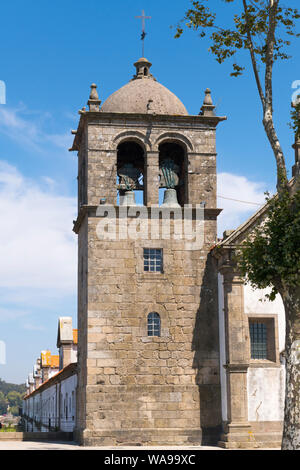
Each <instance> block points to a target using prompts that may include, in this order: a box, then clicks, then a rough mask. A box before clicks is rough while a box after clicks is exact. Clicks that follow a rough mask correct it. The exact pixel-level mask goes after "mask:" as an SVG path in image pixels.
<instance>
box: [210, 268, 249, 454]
mask: <svg viewBox="0 0 300 470" xmlns="http://www.w3.org/2000/svg"><path fill="white" fill-rule="evenodd" d="M220 272H221V274H223V277H224V282H223V285H224V315H225V344H226V364H225V366H224V367H225V368H226V379H227V422H226V423H224V426H223V430H224V433H223V434H222V436H221V441H220V443H219V444H220V446H222V447H225V448H243V447H244V448H246V447H247V448H249V447H251V446H252V445H253V446H254V445H255V442H253V435H252V431H251V426H250V424H249V422H248V398H247V370H248V367H249V351H248V347H247V340H246V332H247V324H246V321H247V317H246V315H245V314H244V297H243V292H244V289H243V278H241V277H240V276H239V274H238V273H237V272H236V271H235V269H234V265H233V264H232V263H226V264H225V265H223V266H222V267H221V269H220Z"/></svg>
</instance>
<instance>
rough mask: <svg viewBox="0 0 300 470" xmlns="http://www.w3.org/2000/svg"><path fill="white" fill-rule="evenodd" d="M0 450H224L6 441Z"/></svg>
mask: <svg viewBox="0 0 300 470" xmlns="http://www.w3.org/2000/svg"><path fill="white" fill-rule="evenodd" d="M1 450H111V451H114V450H115V451H118V450H145V451H152V450H177V451H178V453H182V451H184V450H193V451H199V450H224V449H221V448H220V447H205V446H203V447H202V446H201V447H197V446H190V447H174V446H170V447H81V446H79V445H77V444H76V443H75V442H37V441H35V442H33V441H6V442H0V451H1Z"/></svg>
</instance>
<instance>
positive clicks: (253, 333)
mask: <svg viewBox="0 0 300 470" xmlns="http://www.w3.org/2000/svg"><path fill="white" fill-rule="evenodd" d="M250 344H251V359H268V335H267V325H266V324H265V323H262V322H250Z"/></svg>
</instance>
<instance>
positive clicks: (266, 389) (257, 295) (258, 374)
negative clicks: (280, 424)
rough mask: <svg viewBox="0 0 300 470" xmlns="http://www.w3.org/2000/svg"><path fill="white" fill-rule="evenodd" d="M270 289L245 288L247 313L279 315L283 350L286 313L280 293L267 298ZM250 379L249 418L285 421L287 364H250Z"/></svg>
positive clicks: (278, 325) (251, 419) (278, 339)
mask: <svg viewBox="0 0 300 470" xmlns="http://www.w3.org/2000/svg"><path fill="white" fill-rule="evenodd" d="M266 293H268V290H267V289H265V290H259V289H257V290H254V289H252V288H251V286H249V285H245V287H244V311H245V315H247V316H249V317H251V316H252V315H253V316H255V315H263V316H264V317H265V318H268V316H270V317H271V316H272V317H274V318H275V326H276V328H277V331H276V332H275V336H276V338H277V344H276V346H277V347H278V349H279V353H280V352H282V351H283V350H284V344H285V314H284V306H283V303H282V300H281V298H280V296H277V297H276V299H275V300H274V302H270V301H268V300H266V299H265V294H266ZM247 382H248V413H249V421H258V422H259V421H281V420H282V419H283V411H284V394H285V392H284V391H285V367H284V365H283V364H280V362H279V361H278V362H277V363H276V364H275V363H274V366H273V367H272V364H270V363H269V361H268V362H266V363H265V364H261V366H260V364H259V363H257V364H255V366H253V367H249V369H248V373H247Z"/></svg>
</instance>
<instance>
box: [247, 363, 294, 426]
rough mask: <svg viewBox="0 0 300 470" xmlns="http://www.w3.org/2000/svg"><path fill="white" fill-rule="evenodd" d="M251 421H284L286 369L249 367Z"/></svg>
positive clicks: (249, 409) (249, 410)
mask: <svg viewBox="0 0 300 470" xmlns="http://www.w3.org/2000/svg"><path fill="white" fill-rule="evenodd" d="M247 380H248V414H249V415H248V419H249V421H282V420H283V411H284V390H285V369H284V366H281V367H277V368H269V367H268V368H249V370H248V374H247Z"/></svg>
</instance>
